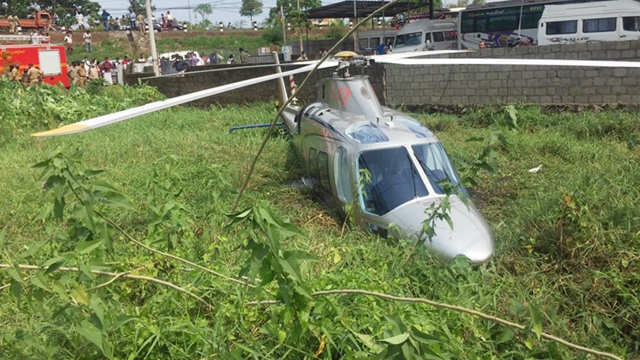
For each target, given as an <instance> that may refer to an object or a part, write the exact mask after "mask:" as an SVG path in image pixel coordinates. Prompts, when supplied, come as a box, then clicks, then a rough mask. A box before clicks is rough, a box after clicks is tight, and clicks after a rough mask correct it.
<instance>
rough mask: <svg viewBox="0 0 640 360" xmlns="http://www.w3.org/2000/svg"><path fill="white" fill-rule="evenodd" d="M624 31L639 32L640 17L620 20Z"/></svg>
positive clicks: (627, 17)
mask: <svg viewBox="0 0 640 360" xmlns="http://www.w3.org/2000/svg"><path fill="white" fill-rule="evenodd" d="M622 28H623V29H624V31H640V16H625V17H623V18H622Z"/></svg>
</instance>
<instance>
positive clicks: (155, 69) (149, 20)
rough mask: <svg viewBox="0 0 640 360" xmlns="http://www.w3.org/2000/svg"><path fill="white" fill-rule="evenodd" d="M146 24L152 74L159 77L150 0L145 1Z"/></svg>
mask: <svg viewBox="0 0 640 360" xmlns="http://www.w3.org/2000/svg"><path fill="white" fill-rule="evenodd" d="M147 24H149V42H150V43H151V59H152V61H153V73H154V74H156V76H160V67H159V66H158V51H157V50H156V34H155V29H154V28H153V14H152V13H151V0H147Z"/></svg>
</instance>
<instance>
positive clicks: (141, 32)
mask: <svg viewBox="0 0 640 360" xmlns="http://www.w3.org/2000/svg"><path fill="white" fill-rule="evenodd" d="M136 20H137V21H138V27H139V28H140V34H144V16H142V14H138V17H137V18H136Z"/></svg>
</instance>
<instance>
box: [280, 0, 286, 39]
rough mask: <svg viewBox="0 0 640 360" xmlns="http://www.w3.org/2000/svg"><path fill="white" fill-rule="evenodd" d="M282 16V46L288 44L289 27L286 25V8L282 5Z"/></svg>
mask: <svg viewBox="0 0 640 360" xmlns="http://www.w3.org/2000/svg"><path fill="white" fill-rule="evenodd" d="M280 16H281V17H282V46H287V27H286V25H285V18H284V10H282V5H280Z"/></svg>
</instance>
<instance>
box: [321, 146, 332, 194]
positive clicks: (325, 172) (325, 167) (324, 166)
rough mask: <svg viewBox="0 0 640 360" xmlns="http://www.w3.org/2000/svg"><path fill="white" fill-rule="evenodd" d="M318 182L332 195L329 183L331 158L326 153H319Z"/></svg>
mask: <svg viewBox="0 0 640 360" xmlns="http://www.w3.org/2000/svg"><path fill="white" fill-rule="evenodd" d="M318 180H320V186H321V187H322V188H323V189H325V190H326V191H327V192H329V194H331V184H329V183H330V181H329V157H328V156H327V153H326V152H323V151H320V152H319V153H318Z"/></svg>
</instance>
